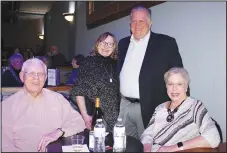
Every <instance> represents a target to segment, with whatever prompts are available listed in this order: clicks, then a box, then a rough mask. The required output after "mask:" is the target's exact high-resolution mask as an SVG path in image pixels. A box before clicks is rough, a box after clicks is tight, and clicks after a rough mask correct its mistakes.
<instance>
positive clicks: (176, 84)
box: [167, 82, 185, 88]
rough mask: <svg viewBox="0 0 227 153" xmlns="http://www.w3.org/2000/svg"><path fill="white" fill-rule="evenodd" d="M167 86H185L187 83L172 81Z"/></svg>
mask: <svg viewBox="0 0 227 153" xmlns="http://www.w3.org/2000/svg"><path fill="white" fill-rule="evenodd" d="M167 86H168V87H178V88H183V87H184V86H185V84H184V83H172V82H169V83H167Z"/></svg>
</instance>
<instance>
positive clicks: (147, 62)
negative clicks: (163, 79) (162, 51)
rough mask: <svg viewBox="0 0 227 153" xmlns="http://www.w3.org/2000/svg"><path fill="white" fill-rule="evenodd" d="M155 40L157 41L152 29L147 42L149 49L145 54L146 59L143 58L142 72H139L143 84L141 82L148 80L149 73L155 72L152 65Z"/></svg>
mask: <svg viewBox="0 0 227 153" xmlns="http://www.w3.org/2000/svg"><path fill="white" fill-rule="evenodd" d="M154 42H155V33H153V32H152V31H151V35H150V38H149V41H148V44H147V49H146V52H145V55H144V59H143V63H142V66H141V69H140V74H139V84H141V82H144V81H146V80H147V79H146V76H147V74H148V73H151V72H153V70H151V69H152V67H151V63H152V62H153V59H154V58H155V55H154V54H155V51H156V49H155V46H154Z"/></svg>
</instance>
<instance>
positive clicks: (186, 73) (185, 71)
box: [164, 67, 190, 86]
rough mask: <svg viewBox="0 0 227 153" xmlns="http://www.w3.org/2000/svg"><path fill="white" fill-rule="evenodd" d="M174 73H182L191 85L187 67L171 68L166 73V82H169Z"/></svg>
mask: <svg viewBox="0 0 227 153" xmlns="http://www.w3.org/2000/svg"><path fill="white" fill-rule="evenodd" d="M172 74H180V75H181V76H182V77H183V78H184V79H185V81H186V84H187V86H189V83H190V77H189V74H188V71H187V70H186V69H184V68H183V67H173V68H171V69H169V70H168V71H167V72H166V73H165V74H164V80H165V83H167V82H168V78H169V77H170V76H171V75H172Z"/></svg>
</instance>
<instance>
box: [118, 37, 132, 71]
mask: <svg viewBox="0 0 227 153" xmlns="http://www.w3.org/2000/svg"><path fill="white" fill-rule="evenodd" d="M130 38H131V37H130V36H129V37H127V38H126V39H125V42H124V43H123V45H122V47H121V49H120V55H119V59H118V60H119V61H118V63H119V65H118V74H120V72H121V69H122V67H123V64H124V61H125V56H126V54H127V51H128V47H129V44H130Z"/></svg>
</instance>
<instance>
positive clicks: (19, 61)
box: [1, 53, 24, 87]
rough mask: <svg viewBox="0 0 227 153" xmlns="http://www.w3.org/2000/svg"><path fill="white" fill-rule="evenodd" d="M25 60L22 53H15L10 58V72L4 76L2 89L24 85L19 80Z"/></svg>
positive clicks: (6, 72)
mask: <svg viewBox="0 0 227 153" xmlns="http://www.w3.org/2000/svg"><path fill="white" fill-rule="evenodd" d="M23 62H24V58H23V56H22V55H21V54H20V53H14V54H13V55H12V56H11V57H10V58H9V66H8V70H6V71H5V72H4V73H3V74H2V80H1V81H2V87H22V86H23V83H22V82H21V80H20V78H19V73H20V71H21V67H22V65H23Z"/></svg>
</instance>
